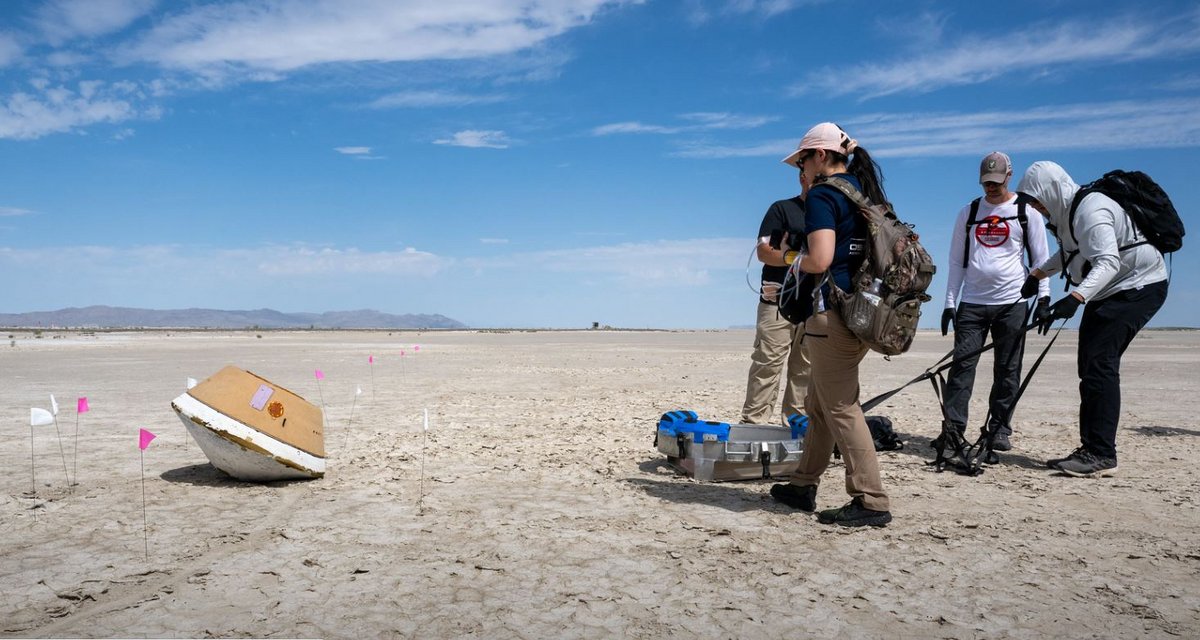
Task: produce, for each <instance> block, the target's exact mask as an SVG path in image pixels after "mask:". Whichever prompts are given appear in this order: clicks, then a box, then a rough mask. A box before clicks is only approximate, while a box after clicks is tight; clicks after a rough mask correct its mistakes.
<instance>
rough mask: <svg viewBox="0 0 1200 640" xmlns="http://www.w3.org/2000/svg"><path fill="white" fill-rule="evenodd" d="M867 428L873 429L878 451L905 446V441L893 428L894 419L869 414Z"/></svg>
mask: <svg viewBox="0 0 1200 640" xmlns="http://www.w3.org/2000/svg"><path fill="white" fill-rule="evenodd" d="M867 428H868V429H870V430H871V439H872V440H874V441H875V450H876V451H898V450H900V449H903V448H904V442H903V441H901V440H900V436H899V435H898V434H897V433H896V432H895V431H894V430H893V429H892V421H891V419H889V418H885V417H884V416H867Z"/></svg>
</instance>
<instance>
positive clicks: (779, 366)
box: [742, 300, 809, 424]
mask: <svg viewBox="0 0 1200 640" xmlns="http://www.w3.org/2000/svg"><path fill="white" fill-rule="evenodd" d="M803 338H804V325H802V324H799V325H795V324H792V323H790V322H788V321H787V320H784V319H783V318H782V317H781V316H780V315H779V308H778V307H776V306H775V305H773V304H767V303H765V302H763V301H761V300H760V301H759V302H758V321H757V323H756V324H755V332H754V354H753V355H752V356H750V376H749V379H748V380H747V381H746V402H745V403H744V404H743V405H742V422H748V423H750V424H769V423H770V420H771V413H772V411H774V409H775V400H776V398H778V397H779V376H780V374H781V373H782V372H783V370H784V366H785V365H786V366H787V382H786V384H785V386H784V390H783V414H782V415H781V416H780V417H779V422H780V423H783V422H785V421H786V420H787V417H788V416H790V415H792V414H793V413H803V412H804V411H803V408H804V395H805V393H807V391H808V369H809V364H808V353H807V348H806V347H805V346H804V345H803V343H802V341H803Z"/></svg>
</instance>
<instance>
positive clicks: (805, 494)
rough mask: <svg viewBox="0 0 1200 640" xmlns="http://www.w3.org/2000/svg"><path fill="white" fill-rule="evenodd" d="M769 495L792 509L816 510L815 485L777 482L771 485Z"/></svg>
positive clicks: (809, 511) (810, 511)
mask: <svg viewBox="0 0 1200 640" xmlns="http://www.w3.org/2000/svg"><path fill="white" fill-rule="evenodd" d="M771 497H772V498H775V500H776V501H778V502H782V503H783V504H786V505H787V506H789V507H791V508H793V509H799V510H801V511H806V512H808V513H812V512H813V511H816V510H817V487H816V486H815V485H811V484H810V485H806V486H803V487H801V486H800V485H795V484H791V483H790V482H789V483H787V484H777V485H774V486H772V487H771Z"/></svg>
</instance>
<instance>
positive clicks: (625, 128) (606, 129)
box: [592, 121, 680, 136]
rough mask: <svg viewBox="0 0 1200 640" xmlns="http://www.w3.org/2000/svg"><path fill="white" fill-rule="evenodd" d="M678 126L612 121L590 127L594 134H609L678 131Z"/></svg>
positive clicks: (667, 132) (668, 132)
mask: <svg viewBox="0 0 1200 640" xmlns="http://www.w3.org/2000/svg"><path fill="white" fill-rule="evenodd" d="M679 131H680V128H679V127H664V126H662V125H657V124H642V123H641V122H636V121H635V122H614V123H612V124H606V125H601V126H599V127H596V128H594V129H592V135H594V136H610V135H613V134H618V133H663V134H672V133H679Z"/></svg>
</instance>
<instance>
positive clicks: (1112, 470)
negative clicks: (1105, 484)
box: [1058, 451, 1117, 478]
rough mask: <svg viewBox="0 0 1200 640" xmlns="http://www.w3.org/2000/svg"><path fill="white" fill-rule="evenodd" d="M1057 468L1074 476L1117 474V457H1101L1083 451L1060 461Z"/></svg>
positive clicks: (1102, 476)
mask: <svg viewBox="0 0 1200 640" xmlns="http://www.w3.org/2000/svg"><path fill="white" fill-rule="evenodd" d="M1058 470H1059V471H1062V472H1063V473H1065V474H1067V475H1069V476H1074V477H1076V478H1085V477H1092V476H1100V477H1101V478H1107V477H1109V476H1115V475H1117V459H1116V458H1101V457H1100V456H1097V455H1096V454H1094V453H1092V452H1090V451H1084V452H1083V453H1080V454H1079V456H1077V457H1074V458H1071V459H1069V460H1064V461H1062V462H1060V463H1059V464H1058Z"/></svg>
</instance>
